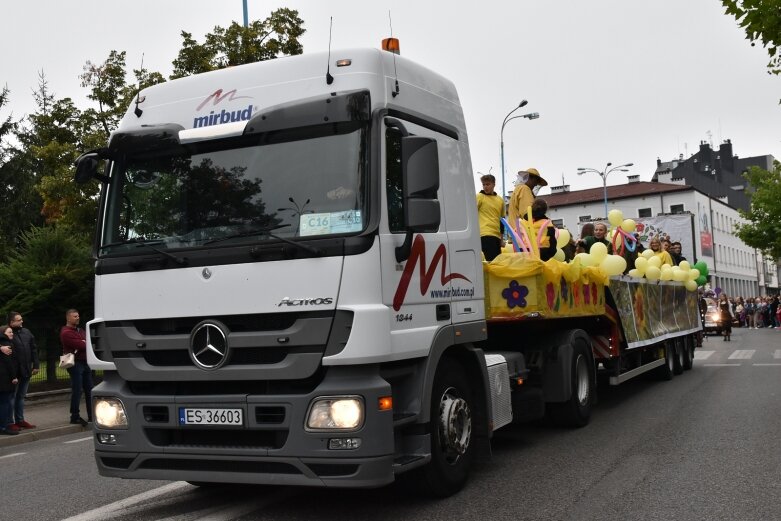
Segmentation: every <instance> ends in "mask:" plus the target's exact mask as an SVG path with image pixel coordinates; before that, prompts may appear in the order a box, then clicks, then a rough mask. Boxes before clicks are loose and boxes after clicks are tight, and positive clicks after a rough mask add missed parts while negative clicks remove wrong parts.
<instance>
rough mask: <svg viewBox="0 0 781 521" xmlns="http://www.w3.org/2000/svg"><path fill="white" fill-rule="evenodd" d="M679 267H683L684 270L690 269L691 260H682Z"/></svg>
mask: <svg viewBox="0 0 781 521" xmlns="http://www.w3.org/2000/svg"><path fill="white" fill-rule="evenodd" d="M678 267H679V268H681V269H682V270H683V271H689V270H690V269H692V267H691V264H689V261H681V263H680V264H678Z"/></svg>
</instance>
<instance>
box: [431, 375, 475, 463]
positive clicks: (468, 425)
mask: <svg viewBox="0 0 781 521" xmlns="http://www.w3.org/2000/svg"><path fill="white" fill-rule="evenodd" d="M438 430H439V441H440V446H441V447H442V451H443V453H444V456H445V461H447V462H448V463H449V464H451V465H453V464H455V463H457V462H458V460H459V458H461V456H463V455H464V454H465V453H466V451H467V449H468V448H469V442H470V441H471V439H472V411H471V409H470V408H469V403H468V402H467V401H466V400H464V399H463V398H461V397H460V396H459V395H458V391H457V390H456V389H455V388H453V387H449V388H447V389H445V392H444V393H442V397H441V398H440V400H439V429H438Z"/></svg>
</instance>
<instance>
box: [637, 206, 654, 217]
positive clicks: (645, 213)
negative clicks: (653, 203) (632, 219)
mask: <svg viewBox="0 0 781 521" xmlns="http://www.w3.org/2000/svg"><path fill="white" fill-rule="evenodd" d="M637 216H638V217H653V214H652V213H651V209H650V208H640V209H638V210H637Z"/></svg>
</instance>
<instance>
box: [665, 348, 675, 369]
mask: <svg viewBox="0 0 781 521" xmlns="http://www.w3.org/2000/svg"><path fill="white" fill-rule="evenodd" d="M672 349H673V347H672V346H671V345H669V344H668V345H667V347H665V353H664V355H665V357H666V358H667V367H669V368H670V371H672V370H673V369H674V368H675V361H674V359H673V353H672Z"/></svg>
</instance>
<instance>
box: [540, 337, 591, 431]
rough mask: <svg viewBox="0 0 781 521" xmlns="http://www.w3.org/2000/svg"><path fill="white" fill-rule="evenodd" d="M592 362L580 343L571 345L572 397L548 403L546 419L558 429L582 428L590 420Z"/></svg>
mask: <svg viewBox="0 0 781 521" xmlns="http://www.w3.org/2000/svg"><path fill="white" fill-rule="evenodd" d="M594 372H595V367H594V361H593V359H592V357H591V351H590V349H589V348H588V347H587V346H586V345H584V344H583V343H582V342H576V343H573V344H572V363H571V372H570V377H571V378H572V395H571V396H570V398H569V400H567V401H566V402H559V403H548V404H546V407H547V410H548V417H549V418H550V419H551V421H552V422H553V423H554V424H555V425H558V426H560V427H584V426H586V425H587V424H588V422H589V420H590V419H591V407H592V406H593V404H594V398H595V392H596V390H595V388H594Z"/></svg>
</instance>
